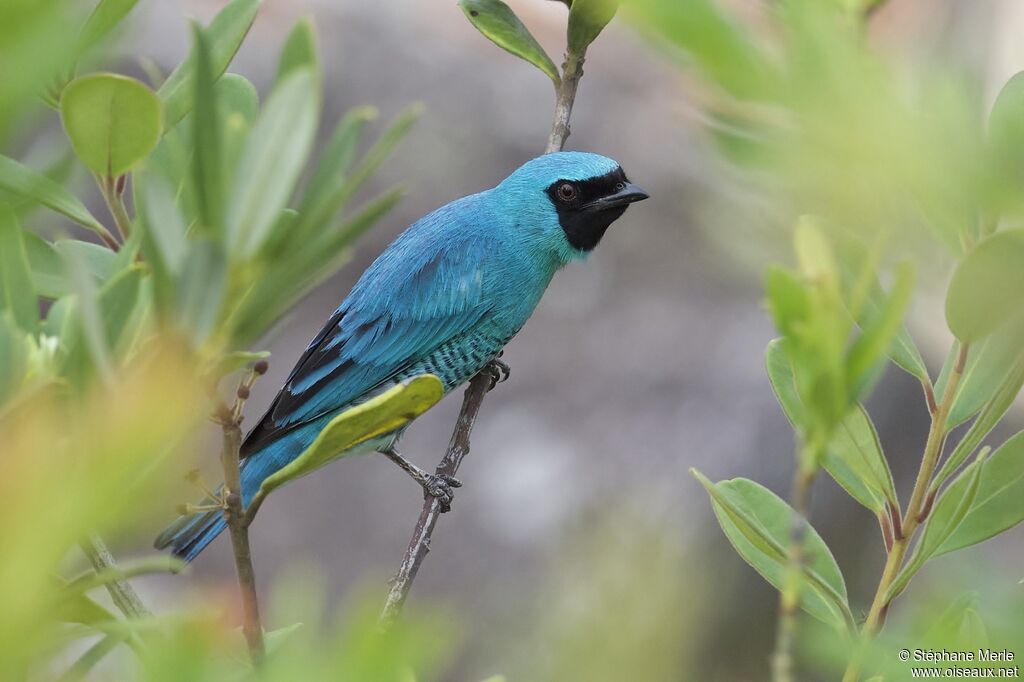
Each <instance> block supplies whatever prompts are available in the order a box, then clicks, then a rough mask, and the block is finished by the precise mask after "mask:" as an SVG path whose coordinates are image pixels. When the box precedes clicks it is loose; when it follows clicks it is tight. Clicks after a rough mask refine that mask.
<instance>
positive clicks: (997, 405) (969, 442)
mask: <svg viewBox="0 0 1024 682" xmlns="http://www.w3.org/2000/svg"><path fill="white" fill-rule="evenodd" d="M994 381H996V390H995V393H994V394H993V395H992V397H991V398H990V399H989V401H988V402H987V403H985V406H984V407H983V408H982V410H981V412H980V413H979V414H978V418H977V419H975V420H974V423H973V424H971V428H970V429H968V430H967V433H966V434H964V437H963V438H961V439H960V442H959V443H957V445H956V448H955V449H954V450H953V452H952V453H951V454H950V455H949V457H948V458H947V459H946V461H945V463H943V465H942V468H941V469H939V473H938V474H936V475H935V477H934V478H933V479H932V484H931V490H932V491H936V490H938V489H939V487H940V486H941V485H942V484H943V483H945V482H946V480H947V479H948V478H949V477H950V476H952V475H953V473H954V472H955V471H956V470H957V469H959V468H960V465H962V464H963V463H964V462H966V461H967V458H968V457H970V456H971V454H972V453H973V452H974V451H975V450H976V449H977V448H978V446H979V445H981V441H982V440H983V439H984V438H985V436H987V435H988V433H989V432H990V431H991V430H992V429H994V428H995V426H996V424H998V423H999V420H1000V419H1002V417H1003V415H1004V414H1006V411H1007V410H1008V409H1010V405H1012V404H1013V402H1014V400H1016V398H1017V395H1018V394H1019V393H1020V389H1021V387H1022V386H1024V354H1021V355H1019V356H1018V358H1017V361H1016V362H1015V363H1014V365H1013V366H1012V367H1011V368H1010V370H1009V371H1008V372H1007V373H1006V375H1005V376H1004V377H1003V378H1002V379H1001V380H994Z"/></svg>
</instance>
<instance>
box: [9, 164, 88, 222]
mask: <svg viewBox="0 0 1024 682" xmlns="http://www.w3.org/2000/svg"><path fill="white" fill-rule="evenodd" d="M0 189H3V190H6V191H8V192H11V193H12V194H16V195H18V196H20V197H24V198H25V199H28V200H30V201H33V202H37V203H39V204H42V205H43V206H46V207H47V208H50V209H52V210H54V211H56V212H57V213H60V214H61V215H63V216H66V217H68V218H70V219H71V220H73V221H75V222H76V223H78V224H79V225H83V226H85V227H88V228H89V229H90V230H92V231H93V232H96V233H104V232H106V231H107V230H106V228H104V227H103V225H102V224H101V223H100V221H98V220H97V219H96V218H95V217H94V216H93V215H92V213H89V209H87V208H86V207H85V204H83V203H82V202H81V201H79V200H78V197H76V196H75V195H73V194H71V193H70V192H68V191H67V190H66V189H64V188H63V187H61V186H60V185H58V184H57V183H56V182H54V181H53V180H51V179H50V178H48V177H46V176H45V175H43V174H42V173H37V172H36V171H34V170H32V169H31V168H28V167H27V166H23V165H22V164H20V163H18V162H17V161H15V160H14V159H12V158H10V157H7V156H3V155H0Z"/></svg>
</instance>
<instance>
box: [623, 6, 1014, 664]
mask: <svg viewBox="0 0 1024 682" xmlns="http://www.w3.org/2000/svg"><path fill="white" fill-rule="evenodd" d="M883 4H884V2H820V1H819V0H782V1H781V2H778V3H772V4H771V5H764V6H758V7H750V6H747V7H745V8H741V7H740V5H742V3H728V2H724V1H719V0H683V1H680V2H669V1H667V0H634V1H633V2H632V3H630V4H629V6H628V10H629V12H630V15H631V17H632V18H633V19H634V21H635V22H636V24H637V25H638V26H639V27H640V28H641V29H642V30H643V31H645V32H646V33H647V34H648V35H650V36H652V37H654V38H655V39H656V40H657V41H658V42H659V44H661V45H662V46H663V47H664V48H665V50H666V52H667V53H668V54H669V55H671V56H672V57H673V58H674V59H676V60H677V61H678V63H679V64H680V66H681V68H683V69H685V70H686V71H687V72H688V73H689V74H691V75H692V76H693V77H694V84H695V86H696V93H697V95H696V96H697V98H698V101H699V106H700V107H701V109H702V112H703V113H704V114H705V121H706V122H707V125H706V132H707V134H708V139H709V140H710V141H711V142H712V144H713V145H714V150H715V151H716V152H717V153H718V154H719V155H720V158H721V159H722V160H723V161H725V165H726V166H727V167H728V169H729V171H730V174H731V175H730V177H731V179H732V180H733V181H734V182H739V183H740V184H741V185H742V186H743V187H744V189H746V190H748V191H750V192H752V193H753V194H754V195H756V196H757V200H758V201H759V202H760V204H758V206H759V209H760V211H761V212H763V213H765V214H767V215H768V216H770V217H769V218H767V219H765V220H763V224H767V223H771V222H773V221H774V222H776V223H779V224H783V225H785V226H787V231H789V232H790V234H791V236H792V242H791V243H792V245H793V248H792V252H793V253H794V254H795V257H794V258H793V259H792V260H793V264H792V265H788V266H783V265H773V266H771V267H770V268H769V269H768V272H767V275H766V277H765V290H766V297H767V307H768V310H769V312H770V314H771V316H772V319H773V321H774V323H775V326H776V328H777V329H778V331H779V333H780V338H779V339H777V340H775V341H773V342H772V343H771V344H770V345H769V348H768V352H767V356H766V365H767V370H768V375H769V379H770V380H771V383H772V386H773V388H774V390H775V392H776V395H777V397H778V399H779V402H780V404H781V405H782V407H783V410H784V412H785V413H786V416H787V417H788V418H789V420H790V422H791V423H792V425H793V428H794V431H795V439H796V451H797V455H798V458H797V471H798V473H797V474H796V476H795V478H794V490H799V489H800V485H799V482H800V481H810V480H813V477H814V474H815V473H816V472H817V471H818V469H819V468H824V469H825V470H826V471H827V472H828V473H829V474H830V475H831V476H832V477H833V478H834V479H835V480H836V482H838V483H839V485H841V486H842V487H843V488H844V489H845V490H846V491H847V492H848V493H849V494H850V495H851V496H852V497H853V498H855V499H856V500H857V501H858V502H860V503H861V504H862V505H864V506H865V507H866V508H867V509H869V510H870V511H871V512H872V513H873V515H874V516H875V517H876V518H877V520H878V522H879V524H880V526H881V529H882V534H883V541H884V547H885V549H886V552H887V557H886V558H887V564H886V569H885V572H884V573H883V575H882V577H881V579H880V583H879V587H878V592H877V594H876V596H875V598H874V600H873V601H872V602H871V609H870V611H869V612H868V615H867V618H866V623H865V625H864V627H863V637H862V638H856V637H846V636H845V635H844V636H841V637H839V638H838V639H836V640H835V641H838V642H843V640H844V638H845V645H844V646H841V647H839V648H840V649H842V651H843V653H842V654H840V655H838V656H837V659H838V661H834V662H833V666H834V667H838V668H839V670H842V668H843V667H844V666H845V665H846V663H847V661H849V660H851V657H852V660H853V663H851V664H850V666H849V668H848V669H847V672H846V676H845V677H844V678H843V679H844V680H848V681H849V680H856V679H860V665H861V663H862V662H864V661H865V660H869V659H870V657H867V658H865V657H864V656H861V655H859V654H857V653H853V652H854V651H855V650H854V649H851V648H849V647H850V644H851V643H852V642H855V641H856V640H857V639H864V640H870V639H871V638H872V637H874V636H875V635H876V634H877V633H878V631H879V630H880V629H881V627H882V625H883V624H884V622H885V617H886V613H887V612H889V605H890V603H891V602H892V601H893V600H894V599H895V598H896V597H897V596H898V595H899V594H901V593H902V592H903V591H904V590H905V589H906V588H907V586H908V585H909V584H910V580H911V578H912V577H914V576H915V574H917V572H918V571H919V569H920V568H921V567H922V566H923V565H924V564H925V562H927V561H928V560H929V559H930V558H932V557H935V556H938V555H940V554H945V553H949V552H952V551H955V550H959V549H962V548H965V547H967V546H970V545H973V544H975V543H978V542H981V541H982V540H985V539H988V538H990V537H992V536H995V535H997V534H999V533H1001V532H1003V531H1005V530H1007V529H1008V528H1010V527H1012V526H1014V525H1016V524H1017V523H1019V522H1020V521H1021V520H1024V498H1021V497H1020V496H1019V495H1016V492H1017V491H1016V486H1017V482H1018V480H1019V479H1021V477H1022V476H1024V457H1022V456H1019V454H1020V453H1018V449H1019V448H1018V447H1017V446H1016V445H1017V439H1018V436H1019V434H1018V436H1014V437H1013V438H1011V439H1010V440H1009V441H1007V442H1006V443H1005V444H1004V445H1003V446H1002V447H1000V448H998V450H997V452H996V454H990V452H991V447H989V446H988V445H986V444H985V441H986V440H987V439H988V437H989V436H990V433H991V432H992V430H993V429H994V428H995V427H996V425H997V424H998V423H999V422H1000V420H1001V419H1002V417H1003V416H1004V415H1005V413H1006V412H1007V410H1008V409H1009V407H1010V405H1011V403H1013V401H1014V400H1015V399H1016V398H1017V395H1018V393H1019V391H1020V389H1021V386H1022V383H1024V353H1022V350H1021V349H1022V348H1024V317H1022V316H1024V303H1022V298H1021V291H1022V282H1021V281H1020V277H1021V274H1020V273H1021V272H1024V249H1022V248H1021V239H1020V234H1019V229H1016V228H1017V227H1018V226H1019V225H1020V221H1021V218H1022V217H1024V215H1022V208H1024V205H1022V203H1021V197H1022V196H1024V194H1022V193H1021V184H1020V181H1021V178H1022V175H1021V168H1022V164H1024V133H1022V131H1024V95H1022V93H1024V80H1022V78H1021V75H1020V74H1018V75H1017V76H1014V77H1013V78H1012V79H1010V81H1009V82H1008V83H1006V84H1005V86H1004V87H1003V89H1002V92H1001V93H1000V95H999V96H998V98H997V100H996V102H995V105H994V106H993V107H992V110H991V114H990V115H988V116H986V115H985V112H986V106H985V104H984V102H983V101H982V99H981V96H980V92H981V91H982V88H981V87H980V86H979V84H977V83H975V82H972V81H971V80H970V79H969V78H968V77H967V76H966V73H968V71H967V69H963V68H957V66H956V65H955V64H952V65H951V64H950V63H948V62H940V61H939V60H930V61H927V60H921V59H913V58H908V55H907V54H906V53H905V52H897V51H895V50H892V49H886V48H885V47H884V46H882V45H879V44H878V43H877V42H876V41H875V40H873V39H872V36H871V32H870V30H869V27H868V25H867V21H868V19H869V18H870V17H871V16H872V15H873V13H874V11H875V10H877V9H879V7H880V6H881V5H883ZM986 119H987V120H986ZM751 217H752V216H751ZM943 252H944V253H943ZM937 254H942V255H937ZM951 265H952V266H951ZM915 266H916V267H915ZM915 270H917V271H924V272H925V274H926V280H927V282H928V283H929V284H930V285H934V283H936V282H941V281H943V280H946V281H948V287H947V288H946V297H945V321H946V324H947V326H948V328H949V331H950V337H951V338H952V339H953V344H952V346H953V347H952V349H951V350H950V353H949V357H948V359H947V361H946V363H945V365H944V367H943V368H942V371H941V372H940V373H939V374H938V376H935V375H934V374H932V373H931V372H929V370H928V368H927V367H926V366H925V363H924V362H923V360H922V356H921V353H920V352H919V351H918V350H917V347H916V345H915V342H914V339H913V338H912V336H911V334H910V333H908V331H907V329H906V328H905V327H904V326H903V318H904V316H905V314H906V311H907V310H908V308H909V306H910V305H911V303H912V299H913V295H914V291H915V285H916V279H917V278H916V277H915V274H914V273H915ZM883 282H884V283H885V285H884V286H883V284H882V283H883ZM889 363H892V364H894V365H896V366H898V367H900V368H902V369H904V370H905V371H907V372H908V373H910V374H911V375H913V376H914V377H915V378H916V379H917V380H919V381H920V382H921V384H922V388H923V392H924V395H925V403H926V408H927V409H928V411H929V413H930V414H931V416H932V427H931V430H930V432H929V434H928V437H927V442H922V447H923V454H922V457H921V467H920V472H919V474H918V478H917V483H916V485H915V488H914V493H913V495H912V497H911V499H910V500H909V502H907V505H906V510H905V511H904V510H903V509H902V507H901V503H900V500H899V499H898V497H897V495H896V492H895V486H894V485H893V477H892V473H891V472H890V470H889V463H888V460H887V458H886V455H885V453H884V451H883V449H882V447H881V444H880V443H879V441H878V437H877V434H876V430H875V428H874V426H873V424H872V419H871V416H870V415H869V414H868V412H867V411H866V410H865V409H864V407H863V402H864V401H865V400H866V399H867V397H868V396H869V395H870V394H871V391H872V390H873V388H874V387H875V385H876V383H877V381H878V379H879V377H880V376H881V374H882V373H883V372H884V370H885V368H886V366H887V365H888V364H889ZM972 419H973V421H972V422H971V426H970V428H969V429H968V430H967V431H966V433H963V434H961V437H960V438H959V439H956V438H955V434H951V433H950V431H951V429H952V428H953V427H955V426H957V425H960V424H963V423H965V422H967V421H969V420H972ZM947 437H949V438H948V439H949V440H950V441H951V442H955V445H954V446H953V447H952V448H951V450H952V451H951V452H950V453H948V456H945V457H944V455H945V454H946V453H945V450H944V447H943V446H944V444H945V442H946V440H947ZM700 478H701V481H702V482H703V483H704V485H705V487H706V488H707V489H708V491H709V492H710V493H711V497H712V504H713V506H714V509H715V512H716V514H717V515H718V517H719V521H720V523H721V525H722V528H723V530H724V531H725V533H726V535H727V536H728V538H729V540H730V541H731V542H732V544H733V545H734V547H735V548H736V549H737V551H738V552H739V553H740V554H741V555H742V556H743V558H744V559H745V560H746V561H747V562H748V563H750V564H751V565H752V566H753V567H754V568H755V569H757V570H758V571H759V572H760V573H761V574H762V575H764V576H765V577H766V578H767V579H768V580H769V581H770V582H772V583H773V584H774V585H775V586H776V587H778V588H779V589H780V590H781V589H783V586H782V585H781V584H780V580H781V579H780V578H779V575H778V571H779V570H780V569H779V564H780V562H783V561H785V560H786V559H787V557H789V561H790V562H791V565H792V562H793V558H792V557H794V556H795V557H797V559H796V563H797V564H798V565H799V563H800V558H799V557H800V552H794V550H793V548H794V547H797V546H798V545H800V544H801V543H803V544H804V549H805V550H806V551H807V552H808V553H809V558H808V559H807V562H808V563H807V564H806V565H805V566H804V569H805V570H803V571H802V573H801V572H798V573H801V574H802V575H803V579H802V581H801V582H802V588H801V590H802V594H803V602H802V605H803V606H804V608H805V609H807V610H808V611H810V612H811V613H812V615H816V616H818V617H819V618H821V617H822V612H821V609H820V608H817V607H816V606H815V605H816V604H817V605H819V606H820V601H810V602H809V601H808V600H815V599H817V600H820V596H821V594H820V592H821V590H820V588H821V587H822V583H823V582H826V583H827V582H828V581H825V580H823V579H820V578H821V576H820V573H819V574H815V573H814V569H816V568H820V567H819V564H820V562H822V561H824V560H825V559H826V558H827V557H830V554H829V553H828V549H827V548H824V547H823V546H818V543H820V539H819V538H818V536H817V534H815V533H814V531H813V529H810V528H805V529H804V530H797V529H799V528H801V527H803V526H804V524H803V523H802V522H800V521H794V522H792V523H791V524H788V525H789V526H790V527H791V528H792V529H794V530H792V531H791V532H789V533H787V532H786V530H785V529H786V527H787V523H785V519H788V518H791V517H793V516H794V515H796V514H798V513H804V512H805V511H806V510H805V509H804V508H803V507H799V508H798V510H797V511H794V510H793V509H790V508H788V506H786V505H785V504H784V503H783V502H782V501H781V500H780V499H779V498H777V497H775V496H774V495H772V494H771V493H768V492H767V491H765V492H764V494H759V495H752V494H748V495H741V494H740V493H739V491H740V490H747V489H749V490H750V491H753V490H757V489H758V488H757V487H756V484H754V483H753V482H751V481H747V480H745V479H735V480H732V481H722V482H719V483H711V482H710V481H708V480H707V479H705V478H704V477H703V476H700ZM780 505H782V506H783V507H784V509H783V511H782V512H780V511H779V509H778V508H779V506H780ZM780 514H781V515H782V517H783V522H781V523H780V522H779V520H778V517H779V515H780ZM772 528H776V529H777V531H776V532H775V533H772V532H771V529H772ZM780 535H781V536H782V537H779V536H780ZM787 536H788V540H787ZM802 538H803V539H802ZM787 547H788V548H789V551H787V550H786V548H787ZM836 571H838V568H836ZM839 581H842V576H841V574H840V575H839ZM833 582H834V581H833ZM835 584H837V585H838V584H839V583H835ZM842 606H843V608H847V609H850V610H851V611H853V612H857V609H856V608H855V607H852V606H848V605H847V604H846V603H845V595H844V601H843V603H842ZM782 611H783V612H784V611H785V609H783V610H782ZM985 619H986V613H985V612H984V611H983V610H982V609H980V608H979V609H974V608H973V607H972V608H969V609H966V610H963V611H962V612H961V613H958V614H957V615H956V617H952V616H951V617H950V618H944V619H941V622H942V623H945V624H946V625H948V628H946V629H945V630H943V633H944V634H941V635H940V636H938V639H937V640H936V641H943V640H942V638H943V637H946V638H947V639H948V637H951V635H950V633H955V632H958V631H960V630H964V629H966V630H974V631H976V630H978V629H981V623H983V622H984V621H985ZM824 620H826V622H827V621H828V619H827V618H826V619H824ZM965 623H966V624H967V625H965ZM1018 623H1019V620H1018ZM968 625H970V626H969V627H968ZM975 625H977V627H975ZM936 627H937V628H940V624H936ZM943 627H944V626H943ZM940 629H941V628H940ZM805 630H811V631H813V630H814V628H813V627H811V626H807V627H806V628H805ZM839 630H840V631H842V630H843V628H842V627H839ZM915 632H917V634H914V635H913V636H914V637H915V638H918V639H919V640H920V641H921V642H922V645H923V643H924V642H925V633H923V632H920V631H915ZM903 634H904V635H906V634H907V633H905V632H904V633H903ZM807 637H809V638H811V639H814V638H815V637H814V635H813V634H810V635H807ZM929 637H930V636H929ZM918 639H915V640H912V641H915V642H916V641H918ZM932 639H935V638H934V637H933V638H932ZM889 641H890V643H891V640H889ZM906 644H908V642H904V645H906ZM911 648H913V647H911ZM895 651H896V649H893V650H892V651H891V652H888V655H887V657H888V658H889V659H892V658H893V653H894V652H895ZM1018 653H1019V652H1018ZM777 654H778V652H777ZM869 667H870V666H869ZM877 667H878V668H879V672H882V673H883V674H885V675H888V674H893V675H897V674H903V675H904V676H905V675H906V674H907V670H906V669H905V668H904V669H903V670H901V671H900V673H894V672H892V670H894V669H893V668H892V667H889V668H888V672H887V671H886V668H885V666H882V665H878V666H877ZM836 672H837V671H835V670H834V669H833V672H832V674H836ZM779 679H788V678H779ZM885 679H903V678H902V677H892V678H889V677H885Z"/></svg>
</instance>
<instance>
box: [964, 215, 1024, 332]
mask: <svg viewBox="0 0 1024 682" xmlns="http://www.w3.org/2000/svg"><path fill="white" fill-rule="evenodd" d="M1013 291H1024V230H1007V231H1005V232H1000V233H998V234H994V235H992V236H991V237H988V238H987V239H984V240H982V241H981V242H979V243H978V245H977V246H975V247H974V249H972V250H971V252H970V253H968V254H967V256H966V257H965V258H964V259H963V260H962V261H961V262H960V265H959V266H958V267H957V269H956V272H955V273H953V280H952V281H951V282H950V284H949V292H948V293H947V295H946V322H947V323H948V324H949V328H950V330H951V331H952V332H953V334H955V335H956V337H957V338H958V339H960V340H961V341H963V342H965V343H970V342H972V341H976V340H978V339H980V338H982V337H984V336H987V335H988V334H991V333H992V332H993V331H995V330H996V328H997V327H999V326H1001V325H1003V324H1004V323H1006V322H1007V321H1008V320H1009V319H1010V318H1011V317H1014V316H1016V315H1019V314H1020V313H1022V312H1024V307H1022V306H1021V303H1020V300H1019V299H1018V298H1017V297H1016V296H1008V295H1007V292H1013Z"/></svg>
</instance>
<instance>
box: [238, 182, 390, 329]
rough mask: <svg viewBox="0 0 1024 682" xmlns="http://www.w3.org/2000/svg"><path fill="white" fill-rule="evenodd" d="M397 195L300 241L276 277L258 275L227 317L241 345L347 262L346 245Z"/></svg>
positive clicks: (384, 212) (379, 217)
mask: <svg viewBox="0 0 1024 682" xmlns="http://www.w3.org/2000/svg"><path fill="white" fill-rule="evenodd" d="M400 198H401V191H399V190H393V191H391V192H388V193H386V194H384V195H383V196H381V197H379V198H377V199H375V200H374V201H371V202H370V203H369V204H368V205H367V206H366V207H365V208H363V209H362V210H361V211H359V212H358V213H356V214H355V215H354V216H352V217H351V218H350V219H348V220H347V221H346V222H344V223H343V224H342V225H340V226H339V227H338V228H336V229H334V230H332V231H331V232H329V233H327V234H325V235H322V236H320V238H318V239H315V240H312V241H311V242H310V243H308V244H303V248H302V249H301V251H299V252H298V253H296V254H294V255H293V256H292V259H291V260H294V265H293V266H292V267H290V268H287V269H282V270H279V271H277V273H276V276H275V277H271V276H267V277H262V278H260V280H259V281H258V282H256V283H255V285H254V286H253V287H252V288H251V289H249V291H247V292H246V293H245V295H244V296H243V298H242V299H241V300H239V301H238V302H237V304H236V307H235V309H234V311H233V312H232V314H231V316H230V318H229V320H228V323H227V326H228V327H229V328H230V329H232V330H233V332H234V334H235V337H236V341H237V342H238V343H240V344H243V345H244V344H248V343H251V342H253V341H255V340H256V339H258V338H259V337H260V335H261V334H263V333H264V332H266V331H267V330H268V329H269V328H270V327H271V325H273V324H274V323H275V322H277V321H278V320H279V319H280V318H281V316H282V315H284V314H285V313H286V312H287V311H288V310H289V309H290V308H291V307H292V305H293V304H294V303H295V302H296V301H297V300H299V299H300V298H302V297H303V296H304V295H305V294H306V293H308V292H309V291H310V290H312V289H313V288H314V287H316V286H317V285H318V284H320V283H322V282H323V281H324V280H325V279H326V278H327V277H329V276H330V275H331V274H333V273H334V272H336V271H337V269H338V268H340V267H341V266H342V265H344V264H345V263H346V262H348V260H349V259H350V258H351V250H350V249H348V248H346V245H349V244H351V243H352V242H353V241H355V240H356V239H357V238H358V237H359V236H360V235H361V234H363V233H364V232H366V230H368V229H369V228H370V227H372V226H373V225H374V224H375V223H376V222H377V221H378V220H380V219H381V218H382V217H383V216H384V215H385V214H386V213H387V212H388V211H390V210H391V209H392V208H393V207H394V205H395V204H396V203H398V200H399V199H400Z"/></svg>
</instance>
